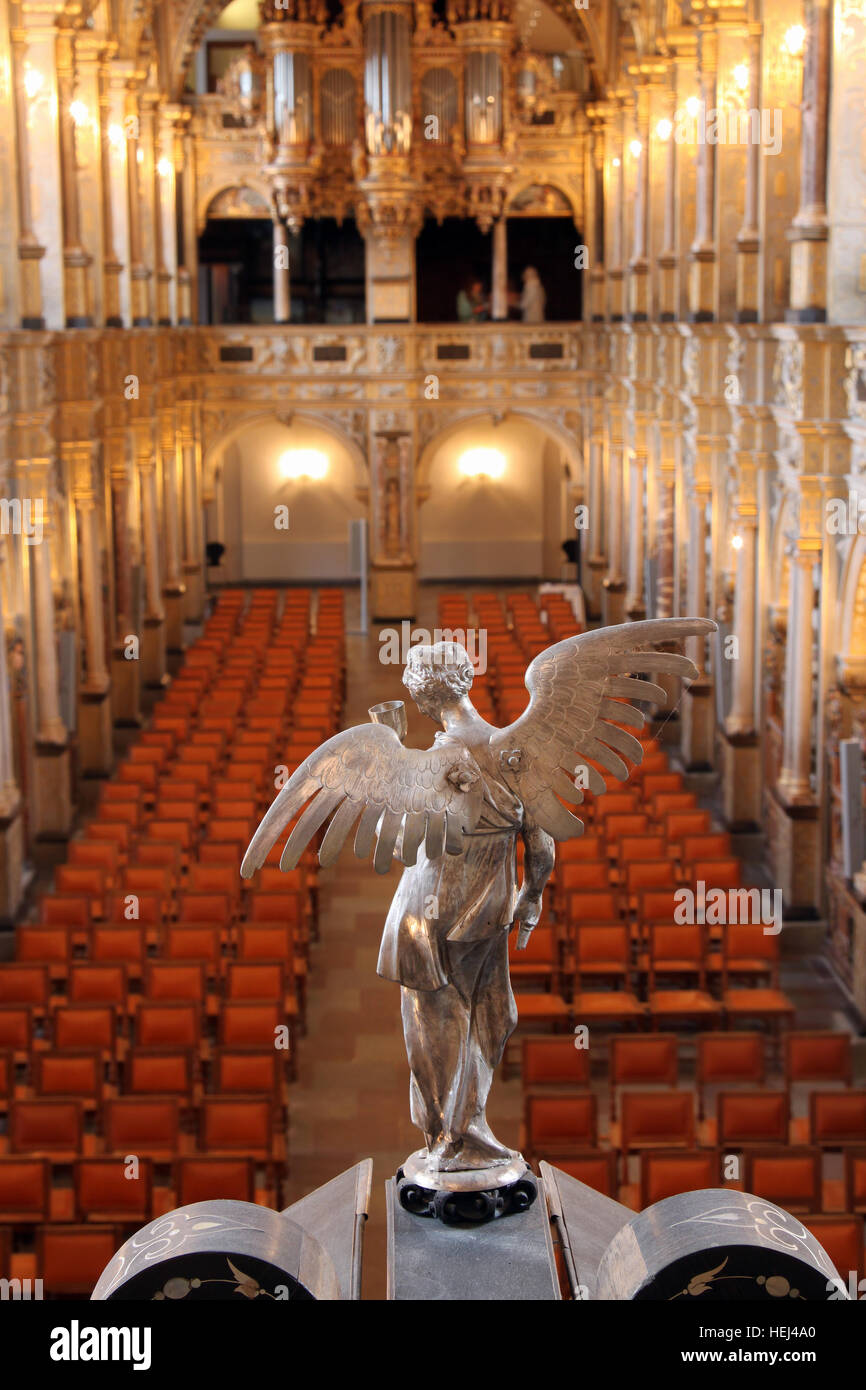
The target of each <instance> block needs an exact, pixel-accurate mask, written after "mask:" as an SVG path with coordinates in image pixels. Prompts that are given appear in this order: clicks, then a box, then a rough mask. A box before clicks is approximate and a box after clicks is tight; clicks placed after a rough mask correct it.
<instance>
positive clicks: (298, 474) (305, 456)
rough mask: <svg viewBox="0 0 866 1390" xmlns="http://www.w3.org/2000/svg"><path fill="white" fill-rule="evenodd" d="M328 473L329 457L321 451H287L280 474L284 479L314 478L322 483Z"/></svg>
mask: <svg viewBox="0 0 866 1390" xmlns="http://www.w3.org/2000/svg"><path fill="white" fill-rule="evenodd" d="M327 471H328V459H327V455H326V454H323V453H322V452H321V451H320V450H319V449H287V450H286V452H285V453H284V454H283V455H282V457H281V459H280V473H281V474H282V476H283V477H284V478H292V479H298V478H313V479H314V480H315V481H316V482H320V481H321V479H322V478H324V476H325V474H326V473H327Z"/></svg>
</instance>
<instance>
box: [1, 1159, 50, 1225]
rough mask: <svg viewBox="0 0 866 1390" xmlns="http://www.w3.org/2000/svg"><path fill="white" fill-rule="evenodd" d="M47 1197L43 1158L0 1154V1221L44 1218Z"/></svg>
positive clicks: (46, 1167)
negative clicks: (2, 1155) (3, 1155)
mask: <svg viewBox="0 0 866 1390" xmlns="http://www.w3.org/2000/svg"><path fill="white" fill-rule="evenodd" d="M50 1201H51V1165H50V1163H49V1162H48V1159H47V1158H25V1157H24V1156H23V1155H21V1156H20V1157H19V1156H18V1155H15V1156H14V1157H7V1158H0V1222H3V1221H8V1222H10V1223H16V1224H17V1223H20V1222H24V1221H47V1220H48V1219H49V1210H50Z"/></svg>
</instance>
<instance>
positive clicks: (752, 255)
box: [735, 24, 762, 323]
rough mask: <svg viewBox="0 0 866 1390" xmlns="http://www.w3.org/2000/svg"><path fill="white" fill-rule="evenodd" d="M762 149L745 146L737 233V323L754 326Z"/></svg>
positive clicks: (753, 38)
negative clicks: (752, 324)
mask: <svg viewBox="0 0 866 1390" xmlns="http://www.w3.org/2000/svg"><path fill="white" fill-rule="evenodd" d="M761 33H762V26H761V25H760V24H750V25H749V109H750V110H752V111H760V110H761ZM760 169H761V146H760V145H759V144H758V142H757V141H755V140H751V141H750V142H749V144H747V145H746V186H745V194H744V198H743V224H742V226H741V227H740V230H739V232H738V233H737V308H736V314H735V317H736V321H737V323H757V322H758V318H759V313H758V309H759V303H760V265H761V234H760V230H759V226H758V218H759V208H758V201H759V195H760Z"/></svg>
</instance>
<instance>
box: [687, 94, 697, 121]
mask: <svg viewBox="0 0 866 1390" xmlns="http://www.w3.org/2000/svg"><path fill="white" fill-rule="evenodd" d="M700 109H701V103H700V101H699V100H698V98H697V97H689V99H688V101H687V102H686V110H687V111H688V113H689V115H690V116H696V115H697V114H698V112H699V111H700Z"/></svg>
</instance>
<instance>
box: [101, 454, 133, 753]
mask: <svg viewBox="0 0 866 1390" xmlns="http://www.w3.org/2000/svg"><path fill="white" fill-rule="evenodd" d="M105 442H106V455H107V463H108V472H109V477H110V480H111V529H112V544H113V560H114V634H113V642H112V651H111V696H112V713H113V716H114V722H115V723H116V724H118V725H119V726H120V727H121V728H126V727H132V728H134V727H136V726H137V725H138V724H140V723H141V659H140V651H139V647H140V636H139V634H138V633H137V632H136V631H135V619H134V614H133V593H132V545H131V537H130V526H129V510H130V493H131V490H132V482H131V479H130V473H129V464H128V461H127V452H126V450H127V444H126V431H125V430H123V429H119V430H114V431H112V432H111V433H110V434H107V435H106V441H105Z"/></svg>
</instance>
